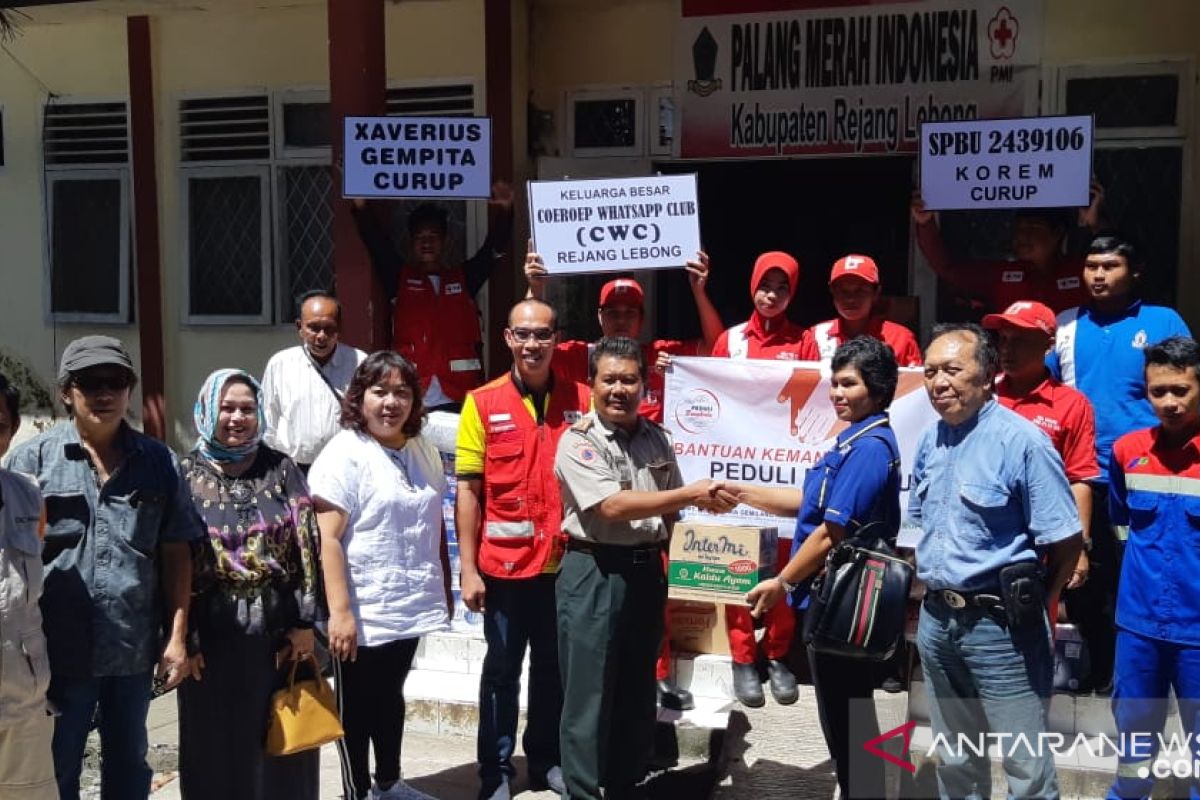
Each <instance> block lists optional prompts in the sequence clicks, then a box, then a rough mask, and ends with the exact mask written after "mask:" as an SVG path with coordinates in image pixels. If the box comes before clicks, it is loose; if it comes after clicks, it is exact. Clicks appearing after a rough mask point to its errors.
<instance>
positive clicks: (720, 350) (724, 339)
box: [709, 331, 729, 358]
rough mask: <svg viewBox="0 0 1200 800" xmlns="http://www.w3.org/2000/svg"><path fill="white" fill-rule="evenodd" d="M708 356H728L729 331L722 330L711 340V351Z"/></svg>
mask: <svg viewBox="0 0 1200 800" xmlns="http://www.w3.org/2000/svg"><path fill="white" fill-rule="evenodd" d="M709 355H710V356H716V357H717V358H729V331H724V332H723V333H722V334H721V335H720V336H718V337H717V340H716V341H715V342H713V349H712V352H711V353H709Z"/></svg>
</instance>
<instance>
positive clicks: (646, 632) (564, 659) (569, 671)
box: [555, 548, 667, 800]
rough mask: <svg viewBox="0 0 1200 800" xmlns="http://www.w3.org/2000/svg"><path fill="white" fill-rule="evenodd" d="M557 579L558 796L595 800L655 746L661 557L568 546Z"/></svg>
mask: <svg viewBox="0 0 1200 800" xmlns="http://www.w3.org/2000/svg"><path fill="white" fill-rule="evenodd" d="M613 549H614V550H619V548H613ZM555 588H556V594H557V605H558V660H559V665H560V668H561V669H562V682H563V709H562V722H561V728H560V732H561V736H560V746H561V750H562V771H563V780H564V781H565V783H566V785H567V793H566V795H564V797H566V798H571V799H572V800H600V798H601V793H600V787H601V786H604V787H605V788H606V790H607V791H606V794H605V795H604V796H605V797H607V798H610V800H611V798H618V797H621V796H622V794H623V793H624V792H627V791H629V790H630V789H631V788H632V787H633V785H634V784H635V783H637V782H638V781H639V780H641V779H642V778H643V777H645V774H646V770H647V767H648V766H649V763H650V758H651V756H652V754H653V751H654V724H655V720H656V719H657V701H656V698H655V682H654V664H655V661H656V660H657V658H658V648H659V645H660V644H661V642H662V634H663V610H664V608H665V605H666V601H667V583H666V576H665V575H664V574H663V568H662V558H661V555H659V554H652V557H647V558H645V559H644V560H641V561H637V562H635V561H634V560H633V559H632V558H630V557H629V556H622V555H621V554H620V553H619V552H618V553H616V554H615V555H611V556H603V555H593V554H591V553H584V552H579V551H568V552H567V553H566V555H564V556H563V561H562V569H561V571H560V572H559V575H558V584H557V586H556V587H555Z"/></svg>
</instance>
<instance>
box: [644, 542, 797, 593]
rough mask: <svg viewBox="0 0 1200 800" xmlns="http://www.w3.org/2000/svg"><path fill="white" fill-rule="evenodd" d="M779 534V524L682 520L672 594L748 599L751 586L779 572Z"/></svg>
mask: <svg viewBox="0 0 1200 800" xmlns="http://www.w3.org/2000/svg"><path fill="white" fill-rule="evenodd" d="M778 538H779V533H778V531H776V529H775V528H751V527H742V526H736V525H699V524H693V523H687V522H680V523H677V524H676V525H675V531H674V533H672V534H671V563H670V566H669V567H668V569H667V596H668V597H670V598H673V599H675V600H694V601H697V602H707V603H735V604H738V605H745V603H746V592H748V591H750V590H751V589H752V588H754V586H755V585H756V584H757V583H758V582H759V581H761V580H763V579H764V578H769V577H771V576H772V575H774V574H775V557H776V542H777V540H778Z"/></svg>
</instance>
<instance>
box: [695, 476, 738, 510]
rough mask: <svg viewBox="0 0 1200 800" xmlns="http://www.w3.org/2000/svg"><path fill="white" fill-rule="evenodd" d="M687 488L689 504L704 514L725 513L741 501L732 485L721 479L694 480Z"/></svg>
mask: <svg viewBox="0 0 1200 800" xmlns="http://www.w3.org/2000/svg"><path fill="white" fill-rule="evenodd" d="M687 489H688V490H689V493H690V495H691V499H692V502H691V503H690V505H693V506H695V507H696V508H698V509H700V510H701V511H703V512H704V513H705V514H727V513H729V512H730V511H732V510H733V509H734V508H735V507H736V506H737V505H738V504H739V503H740V502H741V500H740V499H739V497H738V495H737V494H736V493H735V490H734V489H733V487H731V486H730V485H728V484H726V483H724V482H722V481H714V480H700V481H695V482H694V483H690V484H688V486H687Z"/></svg>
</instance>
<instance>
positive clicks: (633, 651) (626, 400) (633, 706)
mask: <svg viewBox="0 0 1200 800" xmlns="http://www.w3.org/2000/svg"><path fill="white" fill-rule="evenodd" d="M591 362H592V368H591V373H592V385H591V390H592V404H593V408H594V410H593V411H592V412H591V413H589V414H588V415H587V416H585V417H584V418H583V419H582V420H581V421H580V422H578V423H576V424H575V425H572V426H571V427H570V429H569V430H568V431H567V432H566V433H565V434H563V437H562V439H560V440H559V443H558V454H557V456H556V458H555V462H554V472H555V474H556V475H557V476H558V478H559V480H560V481H561V482H562V499H563V530H564V532H565V533H566V534H567V536H568V539H567V553H566V555H565V556H563V563H562V574H561V576H560V577H559V582H558V588H557V592H556V594H557V602H558V641H559V657H560V658H561V659H562V674H563V694H564V701H563V710H562V726H561V743H562V767H563V781H564V783H565V790H564V791H563V792H562V797H563V798H570V800H600V798H601V797H604V798H605V800H632V798H635V797H638V796H639V795H638V789H637V784H638V782H639V781H641V780H642V779H643V778H644V777H645V775H646V769H647V766H648V764H649V761H650V756H651V754H652V753H653V751H654V723H655V717H656V713H655V681H654V662H655V658H656V657H657V655H658V649H659V643H660V641H661V640H662V632H663V609H664V606H665V603H666V596H667V584H666V577H665V576H664V575H663V569H662V557H663V548H664V547H665V546H666V542H667V539H668V537H669V536H670V532H671V527H672V526H673V525H674V523H675V520H676V515H677V513H678V512H679V511H680V510H681V509H684V508H686V507H688V506H692V505H695V506H698V507H700V508H703V509H704V510H706V511H711V512H714V513H725V512H726V511H729V510H731V509H732V508H733V506H735V505H736V504H737V501H736V500H735V499H734V498H733V497H732V495H730V494H729V493H728V492H725V491H724V490H723V489H722V488H721V486H720V484H718V483H716V482H714V481H710V480H700V481H696V482H694V483H691V484H688V485H686V486H685V485H683V478H682V476H681V475H680V473H679V465H678V464H677V463H676V462H675V453H674V450H673V449H672V446H671V439H670V437H669V436H668V434H667V432H666V431H665V430H664V429H663V428H662V427H661V426H660V425H658V424H656V423H653V422H650V421H649V420H647V419H646V418H645V417H643V416H641V415H639V414H638V407H639V406H640V405H641V401H642V391H643V385H644V382H645V376H646V364H645V362H644V361H643V360H642V348H641V345H639V344H638V343H637V342H636V341H635V340H633V339H630V338H628V337H624V336H619V337H614V338H608V337H605V338H603V339H601V340H600V341H599V342H597V343H596V346H595V348H594V349H593V350H592V354H591ZM601 787H603V794H602V793H601Z"/></svg>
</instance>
